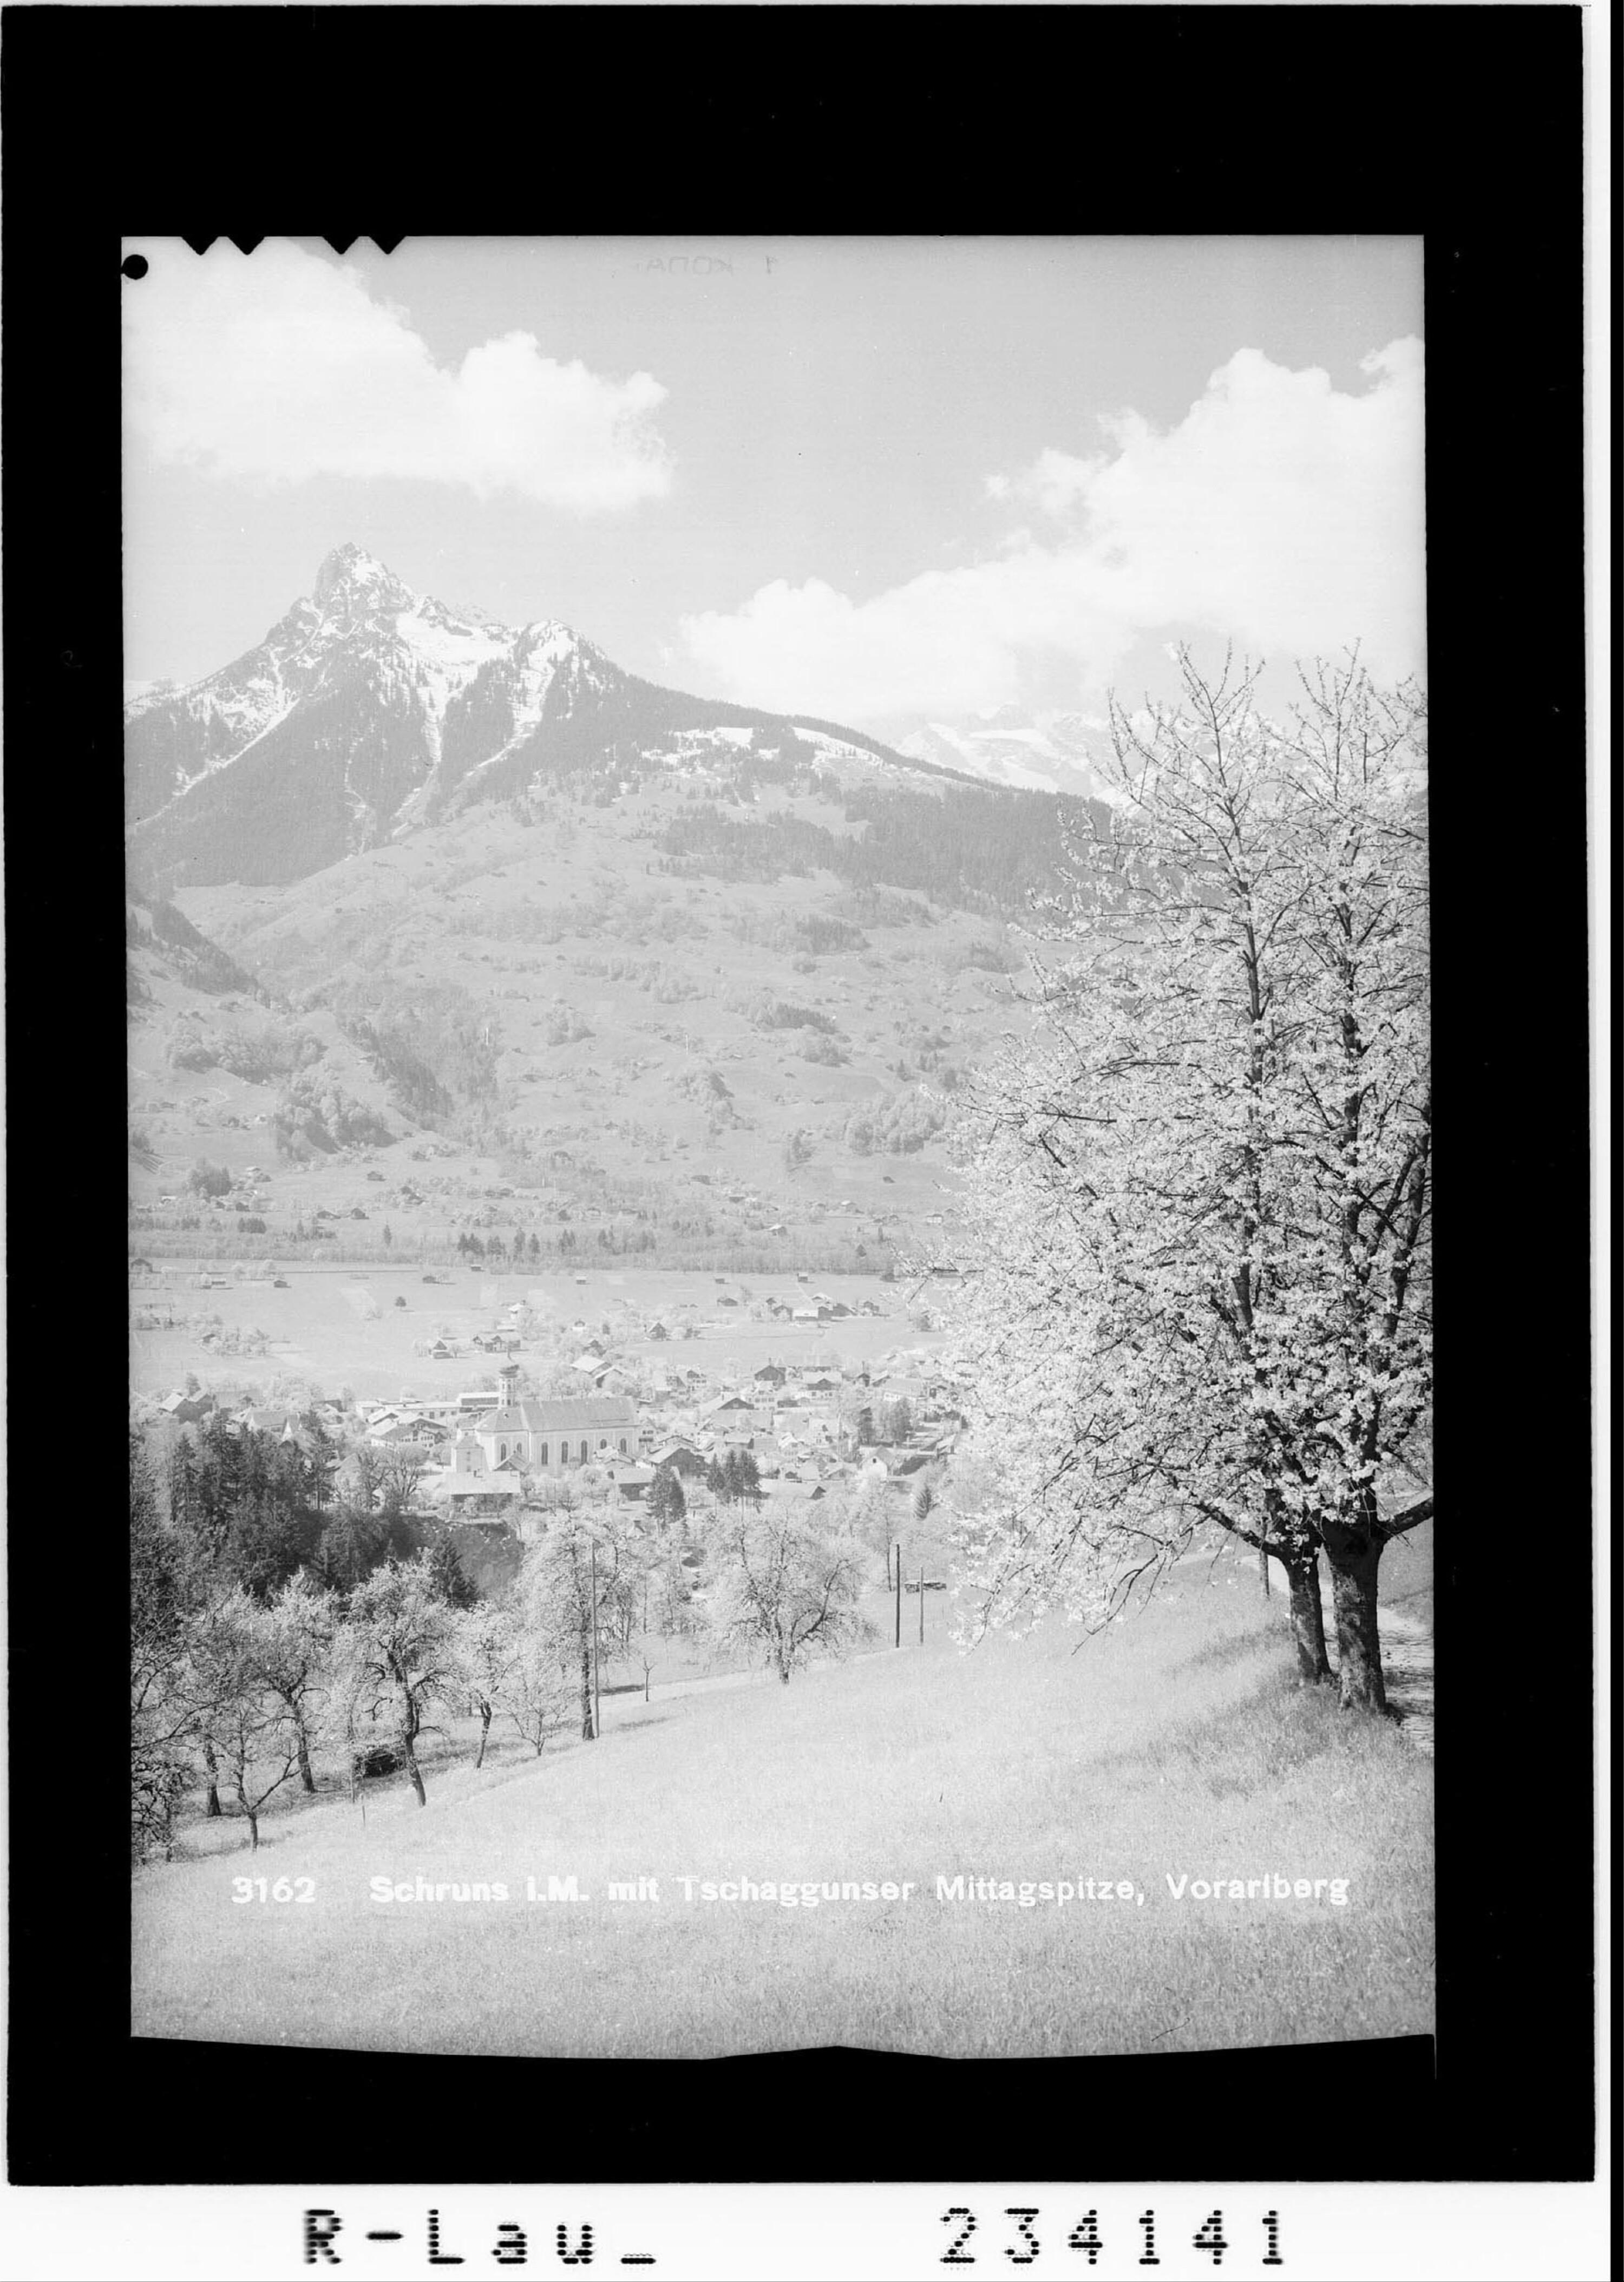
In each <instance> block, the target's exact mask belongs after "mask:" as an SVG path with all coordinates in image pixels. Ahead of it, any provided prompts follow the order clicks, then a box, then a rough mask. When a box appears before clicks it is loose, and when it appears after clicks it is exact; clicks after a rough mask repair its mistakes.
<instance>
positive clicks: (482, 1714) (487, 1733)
mask: <svg viewBox="0 0 1624 2282" xmlns="http://www.w3.org/2000/svg"><path fill="white" fill-rule="evenodd" d="M490 1739H491V1707H490V1705H489V1704H481V1705H480V1706H479V1749H478V1750H477V1751H476V1752H475V1754H474V1773H475V1774H478V1772H479V1770H480V1768H481V1767H482V1766H484V1765H485V1747H486V1743H489V1741H490Z"/></svg>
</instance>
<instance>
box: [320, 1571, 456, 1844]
mask: <svg viewBox="0 0 1624 2282" xmlns="http://www.w3.org/2000/svg"><path fill="white" fill-rule="evenodd" d="M454 1618H455V1611H454V1610H453V1609H452V1608H451V1607H450V1606H449V1604H448V1603H447V1602H446V1601H445V1600H444V1599H443V1598H442V1597H441V1595H440V1594H439V1592H438V1591H437V1590H436V1588H435V1583H434V1578H433V1574H432V1572H431V1564H430V1556H428V1555H427V1554H419V1555H418V1556H417V1557H416V1559H415V1560H412V1561H404V1562H403V1561H399V1560H392V1561H389V1562H386V1563H385V1565H384V1566H383V1567H382V1568H381V1569H377V1570H375V1571H374V1572H373V1573H372V1574H371V1576H369V1577H368V1578H367V1579H365V1580H364V1581H363V1582H362V1583H361V1584H360V1585H358V1586H357V1587H356V1588H355V1590H354V1593H353V1594H352V1595H351V1596H350V1604H349V1611H348V1613H347V1615H346V1618H345V1622H344V1626H343V1627H342V1640H343V1645H344V1648H345V1649H347V1651H348V1660H349V1662H350V1665H351V1673H352V1685H353V1696H352V1703H351V1718H350V1720H349V1722H348V1723H347V1724H348V1725H349V1727H351V1729H352V1731H353V1732H354V1733H355V1734H356V1735H361V1736H364V1735H366V1734H367V1733H368V1732H369V1731H370V1732H373V1733H376V1732H377V1728H378V1727H382V1728H383V1730H384V1732H385V1734H386V1735H389V1736H391V1737H392V1739H393V1740H394V1741H395V1742H396V1743H398V1745H399V1747H400V1756H401V1758H403V1759H404V1760H405V1762H406V1772H407V1774H408V1775H409V1776H410V1778H411V1784H412V1789H413V1790H414V1791H415V1792H416V1797H417V1804H418V1805H419V1806H426V1805H428V1798H427V1796H426V1794H425V1792H424V1790H423V1773H422V1770H421V1769H420V1767H419V1766H418V1764H417V1749H416V1746H417V1738H418V1736H419V1735H422V1734H423V1730H424V1728H425V1727H427V1726H429V1725H430V1724H431V1723H430V1722H429V1720H428V1719H427V1716H426V1715H427V1713H428V1711H429V1710H430V1708H431V1706H432V1705H433V1704H435V1703H436V1702H437V1701H439V1699H440V1698H441V1697H442V1696H445V1695H446V1694H447V1692H448V1691H449V1690H451V1689H453V1688H455V1685H456V1679H457V1673H456V1662H455V1625H454Z"/></svg>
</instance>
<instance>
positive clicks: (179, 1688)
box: [129, 1428, 206, 1861]
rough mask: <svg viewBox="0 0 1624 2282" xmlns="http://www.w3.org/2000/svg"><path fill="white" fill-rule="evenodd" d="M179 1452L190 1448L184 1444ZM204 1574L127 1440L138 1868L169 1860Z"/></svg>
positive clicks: (182, 1780)
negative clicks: (192, 1639) (149, 1860)
mask: <svg viewBox="0 0 1624 2282" xmlns="http://www.w3.org/2000/svg"><path fill="white" fill-rule="evenodd" d="M181 1447H182V1448H187V1447H189V1446H187V1445H184V1444H183V1445H182V1446H181ZM205 1577H206V1571H205V1569H204V1568H203V1564H201V1563H200V1562H199V1561H198V1556H197V1548H196V1545H195V1542H194V1541H190V1540H189V1538H188V1535H187V1533H185V1532H184V1531H183V1530H181V1529H178V1528H176V1527H175V1526H174V1525H173V1524H171V1525H169V1526H167V1527H166V1525H165V1524H164V1521H163V1518H162V1517H161V1515H160V1513H159V1493H158V1484H157V1479H156V1477H155V1473H154V1470H153V1467H152V1461H151V1459H150V1457H149V1455H148V1453H147V1449H146V1446H145V1444H144V1441H143V1440H142V1438H141V1436H140V1435H139V1434H138V1433H137V1432H135V1430H134V1429H133V1428H132V1430H131V1432H130V1436H129V1713H130V1719H129V1774H130V1837H131V1848H132V1851H133V1853H134V1856H135V1858H136V1860H137V1861H139V1860H142V1859H144V1858H145V1857H146V1856H148V1855H149V1854H153V1853H161V1854H162V1855H163V1857H164V1859H166V1860H167V1859H168V1858H169V1854H170V1851H171V1849H172V1847H173V1843H174V1831H175V1811H176V1809H177V1807H178V1805H179V1803H180V1799H181V1796H182V1794H183V1792H184V1790H185V1789H186V1788H187V1785H188V1783H189V1781H190V1759H191V1748H192V1743H193V1739H194V1735H195V1718H194V1696H193V1694H192V1691H191V1690H190V1688H189V1686H188V1684H187V1682H188V1671H187V1642H188V1629H189V1625H190V1619H191V1617H192V1614H193V1611H195V1609H196V1608H197V1606H198V1602H199V1599H200V1598H201V1596H202V1592H203V1590H204V1582H203V1580H204V1579H205Z"/></svg>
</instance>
